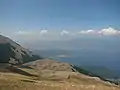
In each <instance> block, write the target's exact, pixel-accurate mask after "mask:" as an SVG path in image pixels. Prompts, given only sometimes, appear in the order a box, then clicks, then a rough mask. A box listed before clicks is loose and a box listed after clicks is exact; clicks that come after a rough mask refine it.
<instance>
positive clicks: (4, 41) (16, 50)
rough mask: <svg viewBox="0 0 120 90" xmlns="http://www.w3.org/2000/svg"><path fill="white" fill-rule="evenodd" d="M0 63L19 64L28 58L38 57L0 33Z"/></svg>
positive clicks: (28, 59)
mask: <svg viewBox="0 0 120 90" xmlns="http://www.w3.org/2000/svg"><path fill="white" fill-rule="evenodd" d="M0 55H1V57H0V63H12V64H21V63H25V62H28V61H30V60H35V59H39V58H40V57H39V56H37V55H33V54H32V52H31V51H29V50H28V49H25V48H23V47H21V46H20V45H19V44H17V43H16V42H14V41H12V40H11V39H9V38H7V37H4V36H2V35H0Z"/></svg>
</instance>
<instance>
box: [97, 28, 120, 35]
mask: <svg viewBox="0 0 120 90" xmlns="http://www.w3.org/2000/svg"><path fill="white" fill-rule="evenodd" d="M98 34H102V35H120V31H119V30H116V29H114V28H112V27H109V28H105V29H102V30H100V31H99V32H98Z"/></svg>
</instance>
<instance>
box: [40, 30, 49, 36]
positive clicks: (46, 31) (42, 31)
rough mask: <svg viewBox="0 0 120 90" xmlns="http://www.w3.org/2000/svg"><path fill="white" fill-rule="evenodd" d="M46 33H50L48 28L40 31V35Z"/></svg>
mask: <svg viewBox="0 0 120 90" xmlns="http://www.w3.org/2000/svg"><path fill="white" fill-rule="evenodd" d="M46 33H48V30H41V31H40V35H43V34H46Z"/></svg>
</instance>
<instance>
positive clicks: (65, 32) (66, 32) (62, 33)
mask: <svg viewBox="0 0 120 90" xmlns="http://www.w3.org/2000/svg"><path fill="white" fill-rule="evenodd" d="M60 34H61V35H68V34H69V32H68V31H66V30H63V31H62V32H61V33H60Z"/></svg>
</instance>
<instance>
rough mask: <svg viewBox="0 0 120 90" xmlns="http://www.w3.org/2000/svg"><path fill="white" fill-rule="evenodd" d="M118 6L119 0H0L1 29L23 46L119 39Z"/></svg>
mask: <svg viewBox="0 0 120 90" xmlns="http://www.w3.org/2000/svg"><path fill="white" fill-rule="evenodd" d="M119 8H120V0H0V32H1V34H3V35H5V36H8V37H10V38H12V39H13V40H15V41H17V42H20V43H21V44H22V45H26V46H27V45H30V43H33V42H34V43H36V42H39V41H44V42H45V41H61V40H63V41H65V40H67V41H68V40H74V39H78V38H83V37H84V39H85V38H96V37H97V38H100V37H102V38H103V37H105V38H106V37H107V38H108V40H109V39H111V37H113V38H114V37H116V39H119V38H120V37H119V36H120V10H119ZM84 39H83V40H84ZM26 42H27V43H26ZM28 43H29V44H28ZM43 46H44V45H43ZM30 47H33V46H30ZM47 47H48V46H47Z"/></svg>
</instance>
